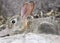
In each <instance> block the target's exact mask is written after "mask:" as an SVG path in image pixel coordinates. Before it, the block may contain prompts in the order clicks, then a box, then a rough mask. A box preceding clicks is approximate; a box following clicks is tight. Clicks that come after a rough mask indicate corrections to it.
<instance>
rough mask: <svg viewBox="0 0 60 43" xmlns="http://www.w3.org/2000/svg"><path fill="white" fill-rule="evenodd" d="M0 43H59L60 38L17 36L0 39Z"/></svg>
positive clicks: (30, 35) (45, 35) (29, 34)
mask: <svg viewBox="0 0 60 43" xmlns="http://www.w3.org/2000/svg"><path fill="white" fill-rule="evenodd" d="M0 43H60V36H57V35H50V34H49V35H47V34H34V33H28V34H18V35H14V36H9V37H4V38H0Z"/></svg>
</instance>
